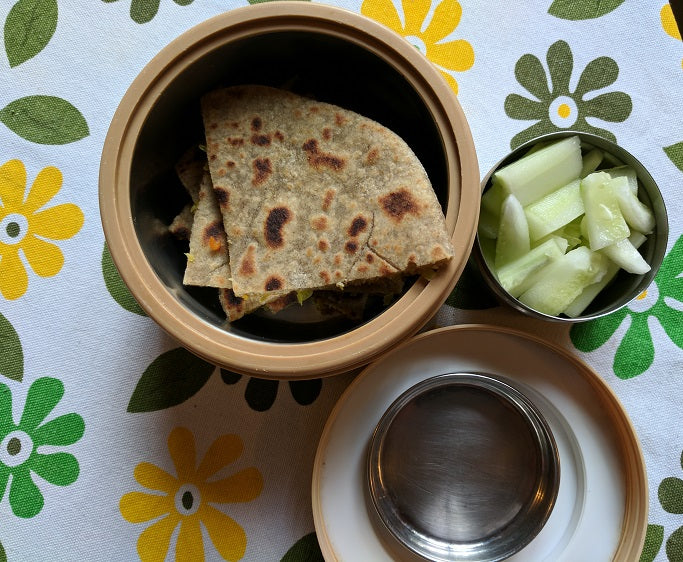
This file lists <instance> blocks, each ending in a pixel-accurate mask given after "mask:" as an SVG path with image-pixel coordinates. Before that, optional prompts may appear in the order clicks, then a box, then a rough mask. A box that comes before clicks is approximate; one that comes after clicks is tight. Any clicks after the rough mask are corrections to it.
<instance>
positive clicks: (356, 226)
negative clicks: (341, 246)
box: [347, 215, 368, 238]
mask: <svg viewBox="0 0 683 562" xmlns="http://www.w3.org/2000/svg"><path fill="white" fill-rule="evenodd" d="M367 227H368V221H367V220H366V219H365V217H363V216H361V215H358V216H357V217H355V218H354V219H353V220H352V221H351V226H349V229H348V230H347V232H348V234H349V236H351V237H352V238H354V237H356V236H358V235H359V234H360V233H361V232H365V229H366V228H367Z"/></svg>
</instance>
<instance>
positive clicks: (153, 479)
mask: <svg viewBox="0 0 683 562" xmlns="http://www.w3.org/2000/svg"><path fill="white" fill-rule="evenodd" d="M134 475H135V480H137V481H138V483H139V484H140V485H141V486H144V487H145V488H147V489H148V490H157V491H159V492H166V493H167V494H174V493H175V491H176V488H177V487H178V481H177V480H176V478H175V477H174V476H173V475H171V474H169V473H168V472H166V471H165V470H162V469H161V468H159V467H158V466H156V465H154V464H152V463H150V462H141V463H140V464H138V465H137V466H136V467H135V472H134Z"/></svg>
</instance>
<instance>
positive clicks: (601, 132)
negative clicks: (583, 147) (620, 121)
mask: <svg viewBox="0 0 683 562" xmlns="http://www.w3.org/2000/svg"><path fill="white" fill-rule="evenodd" d="M574 128H575V129H576V130H577V131H583V132H585V133H591V134H593V135H598V136H599V137H604V138H606V139H609V140H611V141H612V142H617V137H616V136H614V133H613V132H612V131H608V130H607V129H603V128H602V127H594V126H593V125H590V124H589V123H588V121H586V119H585V118H584V117H583V116H579V118H578V120H577V121H576V123H575V124H574Z"/></svg>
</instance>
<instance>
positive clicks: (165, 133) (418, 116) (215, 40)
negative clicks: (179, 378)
mask: <svg viewBox="0 0 683 562" xmlns="http://www.w3.org/2000/svg"><path fill="white" fill-rule="evenodd" d="M245 84H258V85H262V86H271V87H275V88H282V89H288V90H290V91H292V92H294V93H298V94H300V95H302V96H306V97H308V98H313V99H316V100H317V101H320V102H327V103H331V104H334V105H336V106H339V107H342V108H345V109H349V110H351V111H354V112H356V113H358V114H360V115H362V116H364V117H368V118H370V119H372V120H374V121H376V122H378V123H380V124H381V125H383V126H385V127H386V128H388V129H390V130H391V131H393V132H394V133H395V134H397V135H398V136H400V137H401V138H402V139H403V141H405V142H406V143H407V145H408V146H409V147H410V148H411V149H412V151H413V152H414V154H415V155H416V156H417V158H418V159H419V160H420V162H421V164H422V166H423V167H424V169H425V171H426V173H427V176H428V177H429V180H430V183H431V185H432V187H433V189H434V192H435V194H436V197H437V199H438V202H439V204H440V205H441V207H442V210H443V214H444V216H445V221H446V230H447V235H448V237H450V240H451V241H452V244H453V247H454V250H455V251H454V257H453V258H452V259H451V260H450V261H449V262H448V263H447V265H445V266H444V267H442V268H441V269H440V270H439V271H438V272H437V274H436V275H435V276H433V277H432V278H430V279H426V278H425V277H423V276H414V277H412V278H410V279H408V280H407V281H406V282H405V284H404V288H403V290H402V291H401V292H400V293H399V294H398V296H397V297H396V298H395V299H394V300H393V302H385V301H384V300H382V299H380V300H379V301H373V302H372V303H371V305H370V306H366V308H365V309H364V310H363V312H362V314H360V315H358V316H356V317H349V315H344V314H341V315H340V314H337V315H335V314H331V315H328V314H321V313H320V311H319V310H318V309H316V308H315V307H314V306H313V305H312V304H311V300H312V299H308V300H307V301H305V302H304V303H303V305H301V306H300V305H299V304H294V305H292V306H290V307H288V308H286V309H285V310H282V311H281V312H278V313H277V314H273V313H271V312H269V311H262V310H259V311H256V312H252V313H251V314H248V315H246V316H244V317H243V318H241V319H239V320H237V321H235V322H227V321H226V316H225V314H224V312H223V310H222V308H221V306H220V304H219V299H218V297H217V290H216V289H215V288H211V287H209V288H207V287H193V286H189V285H185V284H184V283H183V274H184V270H185V266H186V264H187V260H188V258H187V257H186V253H187V252H188V249H187V242H186V241H179V240H178V239H176V238H175V237H174V236H173V235H172V234H171V233H170V232H169V225H170V224H171V223H172V222H173V220H174V218H175V217H176V216H178V214H179V213H180V212H181V210H182V209H183V207H184V206H188V203H191V199H190V198H189V196H188V194H187V192H186V191H185V190H184V189H183V187H182V185H181V183H180V182H179V181H178V177H177V175H176V173H175V166H176V164H177V163H178V160H179V158H180V157H181V155H182V154H183V153H184V152H185V151H186V149H187V148H188V146H191V145H192V144H193V143H195V146H200V145H201V144H202V138H203V134H204V129H203V123H202V117H201V112H200V103H199V101H200V98H201V97H202V96H203V95H204V94H205V93H207V92H209V91H211V90H213V89H215V88H218V87H223V86H237V85H245ZM479 199H480V186H479V170H478V166H477V159H476V153H475V149H474V144H473V140H472V136H471V133H470V130H469V127H468V124H467V120H466V118H465V116H464V114H463V112H462V109H461V107H460V105H459V104H458V101H457V98H456V96H455V94H454V93H453V92H452V91H451V89H450V88H449V86H448V84H447V83H446V81H445V80H444V79H443V78H442V77H441V75H440V73H439V71H438V70H437V69H436V68H435V67H434V66H433V65H432V64H431V63H430V62H429V61H428V60H427V59H426V58H425V57H424V56H422V55H421V54H420V53H419V52H418V51H417V50H416V49H415V48H414V47H413V46H411V45H410V44H409V43H408V42H407V41H405V40H404V39H403V38H402V37H401V36H399V35H398V34H396V33H394V32H393V31H391V30H389V29H388V28H386V27H384V26H382V25H380V24H378V23H376V22H374V21H372V20H370V19H367V18H365V17H363V16H360V15H358V14H354V13H352V12H349V11H346V10H344V9H340V8H335V7H330V6H324V5H319V4H311V3H303V2H302V3H299V2H270V3H265V4H259V5H253V6H247V7H244V8H238V9H235V10H231V11H229V12H226V13H225V14H221V15H219V16H216V17H214V18H212V19H209V20H207V21H205V22H203V23H201V24H199V25H198V26H196V27H194V28H192V29H190V30H189V31H187V32H185V33H184V34H182V35H181V36H180V37H178V38H177V39H176V40H174V41H173V42H172V43H170V44H169V45H168V46H167V47H165V48H164V49H162V50H161V52H160V53H159V54H158V55H157V56H156V57H155V58H154V59H152V61H151V62H150V63H149V64H148V65H147V66H146V67H145V68H144V69H143V70H142V72H141V73H140V74H139V75H138V76H137V78H136V79H135V80H134V81H133V83H132V85H131V86H130V88H129V90H128V91H127V92H126V94H125V95H124V97H123V99H122V101H121V103H120V105H119V107H118V109H117V111H116V113H115V115H114V117H113V120H112V123H111V125H110V129H109V132H108V134H107V137H106V140H105V144H104V147H103V152H102V160H101V165H100V210H101V217H102V224H103V228H104V233H105V237H106V241H107V244H108V246H109V250H110V252H111V255H112V258H113V260H114V263H115V264H116V266H117V268H118V270H119V272H120V274H121V277H122V279H123V280H124V282H125V283H126V285H127V286H128V288H129V289H130V291H131V293H132V295H133V296H134V297H135V299H136V300H137V301H138V302H139V303H140V305H141V307H142V308H143V309H144V310H145V312H146V313H147V314H148V315H149V316H150V317H151V318H153V319H154V320H155V321H156V322H157V323H158V324H159V325H160V326H161V327H162V328H163V329H164V330H165V331H167V332H168V333H169V334H170V335H171V336H173V337H174V338H175V339H177V340H178V341H179V342H180V343H181V344H182V345H184V346H185V347H186V348H188V349H189V350H190V351H192V352H193V353H195V354H197V355H198V356H201V357H203V358H204V359H206V360H207V361H210V362H212V363H214V364H217V365H219V366H221V367H222V368H225V369H228V370H233V371H235V372H238V373H242V374H250V375H257V376H260V377H264V378H287V379H296V378H311V377H318V376H325V375H332V374H335V373H341V372H344V371H348V370H351V369H354V368H358V367H360V366H362V365H365V364H367V363H368V362H370V361H371V360H373V359H374V358H376V357H378V356H379V355H380V354H382V353H383V352H385V351H387V350H388V349H390V348H391V347H393V346H394V345H395V344H396V343H397V342H399V341H401V340H403V339H404V338H406V337H408V336H410V335H412V334H414V333H415V332H416V331H417V330H418V329H419V328H421V327H422V326H423V325H424V324H425V323H426V322H427V320H428V319H429V318H430V317H431V316H432V315H433V314H434V313H435V312H436V311H437V309H438V308H439V306H441V304H442V303H443V302H444V301H445V299H446V298H447V296H448V295H449V293H450V292H451V290H452V289H453V287H454V285H455V283H456V282H457V280H458V278H459V276H460V274H461V272H462V270H463V268H464V266H465V264H466V262H467V258H468V255H469V253H470V250H471V248H472V244H473V242H474V238H475V235H476V224H477V216H478V209H479ZM304 296H305V295H304Z"/></svg>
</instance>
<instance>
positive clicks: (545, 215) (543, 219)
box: [524, 179, 584, 242]
mask: <svg viewBox="0 0 683 562" xmlns="http://www.w3.org/2000/svg"><path fill="white" fill-rule="evenodd" d="M524 212H525V214H526V218H527V222H528V223H529V236H530V237H531V241H532V242H533V241H535V240H538V239H540V238H543V237H544V236H545V235H547V234H550V233H551V232H554V231H556V230H558V229H560V228H562V227H563V226H565V225H567V224H569V223H570V222H572V221H573V220H574V219H576V218H577V217H580V216H581V215H583V212H584V208H583V199H582V198H581V181H580V180H578V179H577V180H574V181H573V182H570V183H568V184H567V185H565V186H564V187H561V188H559V189H557V190H555V191H553V192H551V193H548V195H546V196H544V197H542V198H541V199H539V200H538V201H536V202H534V203H531V204H530V205H528V206H527V207H525V209H524Z"/></svg>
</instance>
